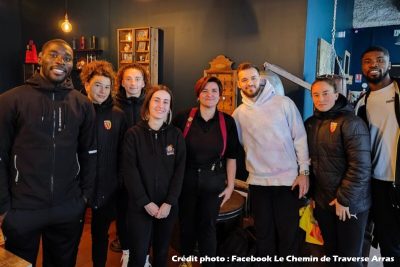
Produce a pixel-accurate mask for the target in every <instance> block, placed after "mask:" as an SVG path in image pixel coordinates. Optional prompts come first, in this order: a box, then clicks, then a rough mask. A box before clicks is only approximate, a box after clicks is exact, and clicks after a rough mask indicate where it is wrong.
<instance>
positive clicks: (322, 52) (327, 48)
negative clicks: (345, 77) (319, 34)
mask: <svg viewBox="0 0 400 267" xmlns="http://www.w3.org/2000/svg"><path fill="white" fill-rule="evenodd" d="M334 60H335V59H334V55H333V50H332V46H331V44H330V43H328V42H327V41H325V40H324V39H322V38H318V50H317V76H320V75H324V74H333V72H334Z"/></svg>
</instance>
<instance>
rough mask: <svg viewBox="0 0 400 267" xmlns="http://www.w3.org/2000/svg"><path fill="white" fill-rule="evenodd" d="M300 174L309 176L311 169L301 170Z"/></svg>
mask: <svg viewBox="0 0 400 267" xmlns="http://www.w3.org/2000/svg"><path fill="white" fill-rule="evenodd" d="M299 174H300V175H304V176H309V175H310V171H309V170H303V171H300V172H299Z"/></svg>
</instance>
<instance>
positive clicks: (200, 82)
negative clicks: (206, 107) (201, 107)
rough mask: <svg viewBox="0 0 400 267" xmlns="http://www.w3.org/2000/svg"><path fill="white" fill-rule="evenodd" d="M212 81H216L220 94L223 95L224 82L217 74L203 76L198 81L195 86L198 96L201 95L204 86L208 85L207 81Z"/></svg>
mask: <svg viewBox="0 0 400 267" xmlns="http://www.w3.org/2000/svg"><path fill="white" fill-rule="evenodd" d="M211 82H214V83H216V84H217V85H218V90H219V96H222V91H223V87H222V83H221V81H220V80H219V79H218V78H217V77H215V76H205V77H201V78H200V79H199V80H198V81H197V82H196V84H195V86H194V92H195V94H196V96H197V97H198V96H199V95H200V93H201V91H203V89H204V87H206V85H207V83H211Z"/></svg>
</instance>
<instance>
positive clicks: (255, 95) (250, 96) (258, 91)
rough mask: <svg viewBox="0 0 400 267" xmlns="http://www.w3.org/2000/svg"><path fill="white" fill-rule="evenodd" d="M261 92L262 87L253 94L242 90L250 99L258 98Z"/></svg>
mask: <svg viewBox="0 0 400 267" xmlns="http://www.w3.org/2000/svg"><path fill="white" fill-rule="evenodd" d="M260 91H261V87H260V86H259V87H258V88H257V90H255V91H254V92H253V93H248V92H247V91H245V90H242V93H243V94H244V95H245V96H247V97H248V98H255V97H257V96H258V95H259V94H260Z"/></svg>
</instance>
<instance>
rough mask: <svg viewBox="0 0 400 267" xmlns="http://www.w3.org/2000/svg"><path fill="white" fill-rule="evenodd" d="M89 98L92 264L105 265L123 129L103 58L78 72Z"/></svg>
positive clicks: (109, 71) (110, 73)
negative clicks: (93, 148)
mask: <svg viewBox="0 0 400 267" xmlns="http://www.w3.org/2000/svg"><path fill="white" fill-rule="evenodd" d="M80 77H81V80H82V83H83V84H84V86H85V90H86V93H87V95H88V98H89V99H90V101H91V102H92V103H93V106H94V108H95V110H96V124H97V125H96V126H97V129H96V134H97V176H96V181H95V188H94V197H93V204H92V222H91V228H92V229H91V230H92V260H93V266H103V267H104V266H106V261H107V248H108V229H109V227H110V224H111V222H112V220H113V219H114V218H115V212H116V198H117V188H118V186H119V184H120V182H121V181H120V177H119V154H120V147H121V145H122V140H123V136H124V134H125V132H126V120H125V114H124V112H123V111H122V110H121V109H120V108H118V107H117V106H115V105H113V99H112V97H111V89H112V86H113V83H114V78H115V73H114V70H113V67H112V65H111V64H110V63H109V62H106V61H93V62H91V63H89V64H87V65H85V66H84V67H83V69H82V72H81V74H80Z"/></svg>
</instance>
